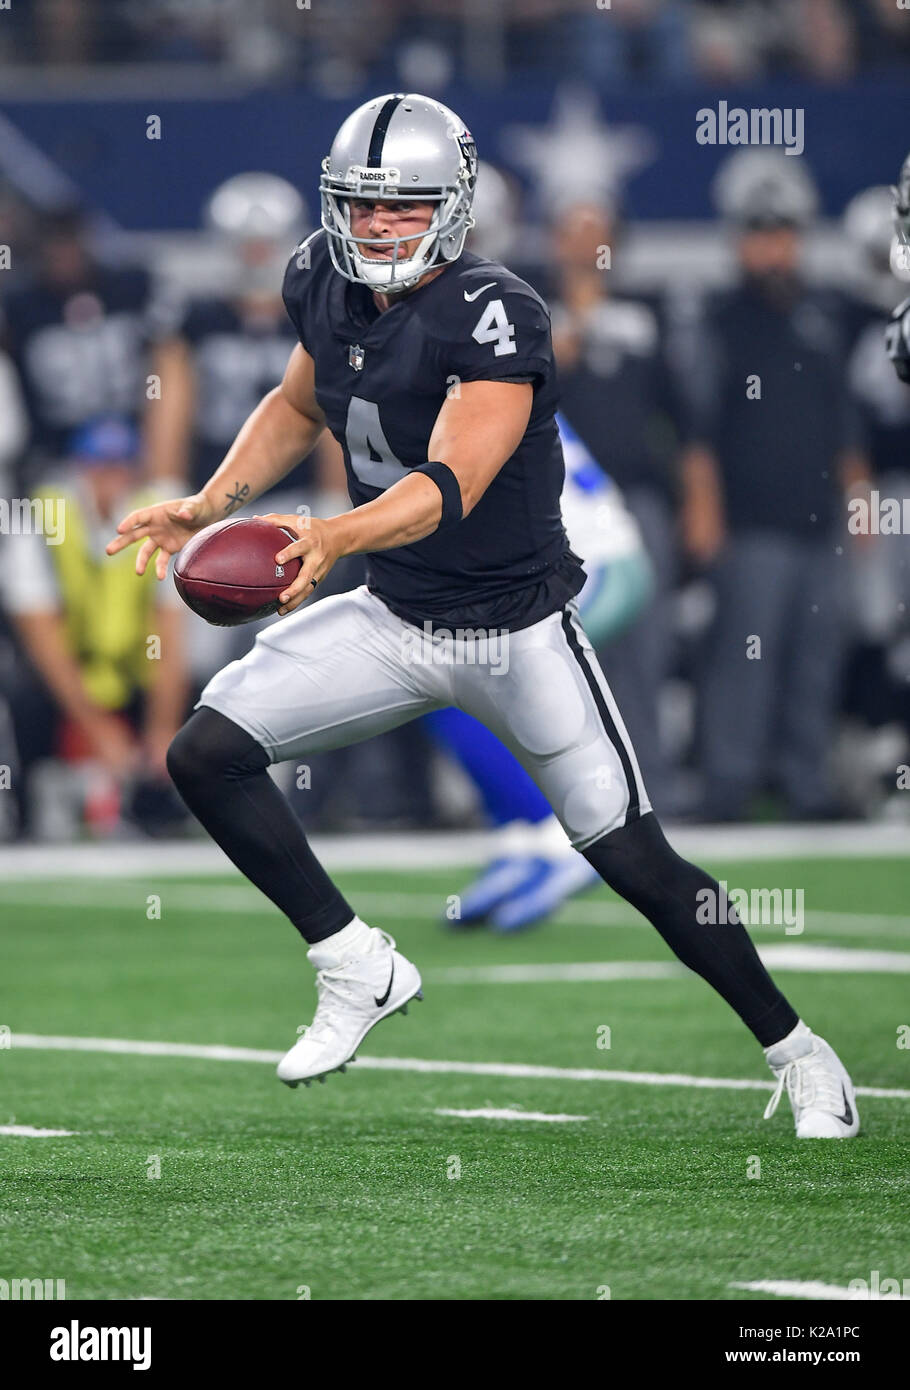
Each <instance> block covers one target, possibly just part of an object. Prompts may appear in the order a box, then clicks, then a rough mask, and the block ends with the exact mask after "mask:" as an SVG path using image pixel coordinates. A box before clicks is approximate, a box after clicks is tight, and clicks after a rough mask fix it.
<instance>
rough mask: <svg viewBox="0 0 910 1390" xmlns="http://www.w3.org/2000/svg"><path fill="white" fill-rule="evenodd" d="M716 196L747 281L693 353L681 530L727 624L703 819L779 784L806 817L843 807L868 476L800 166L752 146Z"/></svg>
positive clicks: (744, 808)
mask: <svg viewBox="0 0 910 1390" xmlns="http://www.w3.org/2000/svg"><path fill="white" fill-rule="evenodd" d="M716 194H717V200H718V204H719V208H720V211H721V213H722V215H723V216H724V217H725V219H726V220H727V223H728V226H729V228H730V230H731V233H732V235H733V238H734V242H735V251H736V258H737V262H738V279H737V283H736V284H735V285H734V287H733V288H732V289H730V290H726V291H723V292H721V293H720V294H718V295H716V296H713V297H712V298H710V299H709V301H708V303H707V305H706V308H705V312H704V316H703V319H702V322H701V325H700V327H699V328H698V329H697V330H696V340H695V344H694V347H693V351H692V356H691V362H692V370H691V371H690V372H689V373H688V374H687V378H686V379H687V381H688V383H689V386H690V389H691V396H690V404H691V407H692V417H693V437H692V440H691V443H690V447H689V448H688V451H687V453H686V456H685V458H684V460H683V466H682V477H683V486H684V497H683V531H684V538H685V542H686V546H687V548H688V551H689V553H690V555H691V556H692V557H693V559H694V560H695V561H696V562H697V563H698V564H701V565H703V566H706V567H709V569H710V578H711V582H712V586H713V590H714V594H715V597H716V614H715V619H714V623H713V628H712V632H711V635H710V640H709V644H708V650H707V654H706V662H705V669H704V675H703V680H702V688H701V711H700V714H701V728H700V736H701V746H702V750H703V768H704V777H705V786H704V798H703V801H702V804H701V806H700V808H699V815H700V817H701V818H703V819H705V820H708V821H727V820H738V819H741V818H743V817H744V816H746V815H748V813H749V810H750V806H751V803H752V801H753V798H754V797H755V796H756V794H757V793H759V792H760V791H763V790H764V789H765V788H766V787H767V786H768V785H769V784H774V785H775V786H777V787H779V788H780V791H781V792H782V794H783V797H784V802H785V806H786V810H787V813H788V814H789V815H790V816H791V817H794V818H797V819H814V818H827V817H830V816H831V815H835V814H837V812H838V807H837V805H836V803H835V800H834V793H833V790H832V786H831V782H830V769H829V764H828V758H829V750H830V748H831V744H832V740H833V736H834V727H835V715H836V713H837V709H838V699H839V695H840V678H841V671H842V663H843V657H844V570H845V564H844V562H843V559H842V555H841V554H839V553H838V546H840V547H841V550H843V544H844V537H843V532H844V521H845V511H844V508H845V504H846V500H847V497H848V495H849V491H850V489H851V488H852V487H854V486H856V485H858V484H861V483H862V482H863V481H864V479H865V476H866V473H865V465H864V461H863V459H862V457H861V455H860V454H859V452H858V449H857V444H858V432H857V423H856V417H855V411H854V410H853V407H852V402H851V400H850V396H849V391H848V383H847V379H846V371H845V357H846V342H845V335H844V332H843V327H842V322H841V319H840V317H839V313H838V310H837V307H836V306H835V305H834V303H833V302H832V300H831V296H830V295H829V294H826V293H825V292H824V291H820V290H818V289H816V288H814V287H812V286H810V285H809V284H808V283H807V281H806V279H805V278H804V276H803V273H802V270H801V264H800V260H801V250H802V239H803V235H804V233H805V231H806V230H807V229H808V228H809V226H810V225H811V222H812V219H813V217H814V214H815V192H814V189H813V187H812V184H811V181H810V179H809V177H808V175H807V174H806V172H805V170H804V168H803V166H802V165H801V163H800V162H799V160H798V159H796V158H790V157H787V156H785V155H784V154H783V153H782V152H780V151H773V150H747V151H742V152H740V153H738V154H736V155H733V156H732V157H731V158H730V159H729V160H728V161H727V162H726V163H725V164H724V165H722V167H721V171H720V173H719V175H718V179H717V183H716Z"/></svg>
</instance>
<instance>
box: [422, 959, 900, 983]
mask: <svg viewBox="0 0 910 1390" xmlns="http://www.w3.org/2000/svg"><path fill="white" fill-rule="evenodd" d="M907 959H908V960H910V956H908V957H907ZM688 973H689V972H688V971H687V970H686V968H685V967H684V966H682V965H674V964H673V962H672V961H650V960H648V961H638V960H630V961H603V960H599V961H590V962H571V961H567V962H565V963H563V962H561V961H560V962H554V963H553V964H551V965H476V966H475V965H465V966H460V965H453V966H445V967H443V968H441V969H438V970H426V971H424V972H423V974H424V978H425V979H426V981H427V983H428V984H434V985H532V984H550V983H553V982H555V981H560V982H562V983H564V984H565V983H568V984H578V983H582V984H588V983H590V982H592V981H595V980H596V981H602V980H671V979H681V978H683V977H684V976H686V975H687V974H688Z"/></svg>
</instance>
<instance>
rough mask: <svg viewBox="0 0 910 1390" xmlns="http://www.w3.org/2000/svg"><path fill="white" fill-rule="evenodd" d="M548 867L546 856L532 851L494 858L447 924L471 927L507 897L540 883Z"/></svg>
mask: <svg viewBox="0 0 910 1390" xmlns="http://www.w3.org/2000/svg"><path fill="white" fill-rule="evenodd" d="M545 868H546V860H543V859H537V858H534V857H532V856H530V855H509V856H508V857H503V858H500V859H494V860H492V861H491V863H489V864H488V865H487V867H486V868H485V869H484V870H483V872H482V873H481V875H480V877H479V878H476V879H475V880H474V882H473V883H472V884H471V885H470V886H469V887H468V888H466V889H465V891H464V892H463V893H462V894H461V895H460V896H461V910H460V912H459V915H458V916H457V917H455V918H451V919H450V918H446V923H445V924H446V926H450V927H456V928H457V927H470V926H476V925H477V924H478V923H479V922H483V921H484V920H485V919H486V918H487V917H489V915H490V913H491V912H492V911H493V909H494V908H495V907H496V905H497V904H498V903H501V902H502V901H503V900H504V899H506V898H508V897H509V896H510V895H511V894H513V893H517V892H520V891H521V890H522V889H523V888H524V887H526V886H528V885H530V884H531V883H536V881H537V879H538V878H539V877H540V876H541V873H542V872H543V871H544V870H545Z"/></svg>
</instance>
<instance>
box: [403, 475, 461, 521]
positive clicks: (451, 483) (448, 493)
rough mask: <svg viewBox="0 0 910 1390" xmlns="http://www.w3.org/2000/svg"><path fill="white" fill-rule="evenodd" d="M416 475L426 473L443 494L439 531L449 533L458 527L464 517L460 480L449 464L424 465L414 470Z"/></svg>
mask: <svg viewBox="0 0 910 1390" xmlns="http://www.w3.org/2000/svg"><path fill="white" fill-rule="evenodd" d="M412 472H414V473H425V474H426V475H427V477H428V478H432V480H433V482H434V483H435V484H436V486H437V487H438V488H439V491H440V492H441V493H442V516H441V517H440V518H439V525H438V526H437V527H436V530H437V531H447V530H448V528H449V527H450V526H457V525H458V523H459V521H460V520H461V518H462V516H463V515H464V513H463V511H462V506H461V488H460V487H459V485H458V479H457V478H456V477H455V474H454V473H453V472H452V470H451V468H450V467H449V466H448V464H447V463H422V464H421V465H420V467H419V468H414V469H412Z"/></svg>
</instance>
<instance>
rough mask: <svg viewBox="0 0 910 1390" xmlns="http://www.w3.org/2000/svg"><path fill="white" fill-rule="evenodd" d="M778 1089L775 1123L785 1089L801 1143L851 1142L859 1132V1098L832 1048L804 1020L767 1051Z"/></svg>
mask: <svg viewBox="0 0 910 1390" xmlns="http://www.w3.org/2000/svg"><path fill="white" fill-rule="evenodd" d="M765 1056H766V1057H767V1059H768V1065H769V1066H770V1068H771V1070H772V1071H773V1072H774V1075H775V1076H776V1077H777V1089H776V1090H775V1092H774V1094H773V1096H772V1097H771V1099H770V1100H769V1101H768V1104H767V1107H766V1109H765V1119H766V1120H770V1118H771V1116H772V1115H773V1114H774V1112H775V1110H776V1109H777V1106H778V1102H779V1101H780V1098H781V1096H782V1095H783V1093H784V1088H785V1087H786V1091H787V1095H788V1096H789V1097H790V1105H791V1106H792V1108H793V1118H794V1120H795V1121H796V1137H797V1139H852V1138H853V1136H854V1135H855V1134H856V1133H858V1131H859V1115H858V1113H857V1109H856V1093H855V1092H854V1089H853V1082H852V1081H851V1080H850V1077H849V1076H848V1074H847V1069H846V1067H845V1066H844V1064H843V1063H842V1062H841V1060H840V1058H839V1057H838V1055H837V1053H836V1052H835V1051H834V1048H833V1047H829V1046H828V1044H827V1043H826V1042H825V1040H824V1038H819V1037H816V1035H815V1034H814V1033H813V1032H812V1031H811V1029H809V1028H808V1027H807V1026H806V1024H805V1023H803V1022H802V1020H800V1022H799V1023H798V1024H797V1026H796V1028H794V1029H793V1032H792V1033H790V1034H788V1036H787V1037H786V1038H783V1039H782V1040H781V1041H780V1042H779V1043H775V1044H774V1046H773V1047H766V1048H765Z"/></svg>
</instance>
